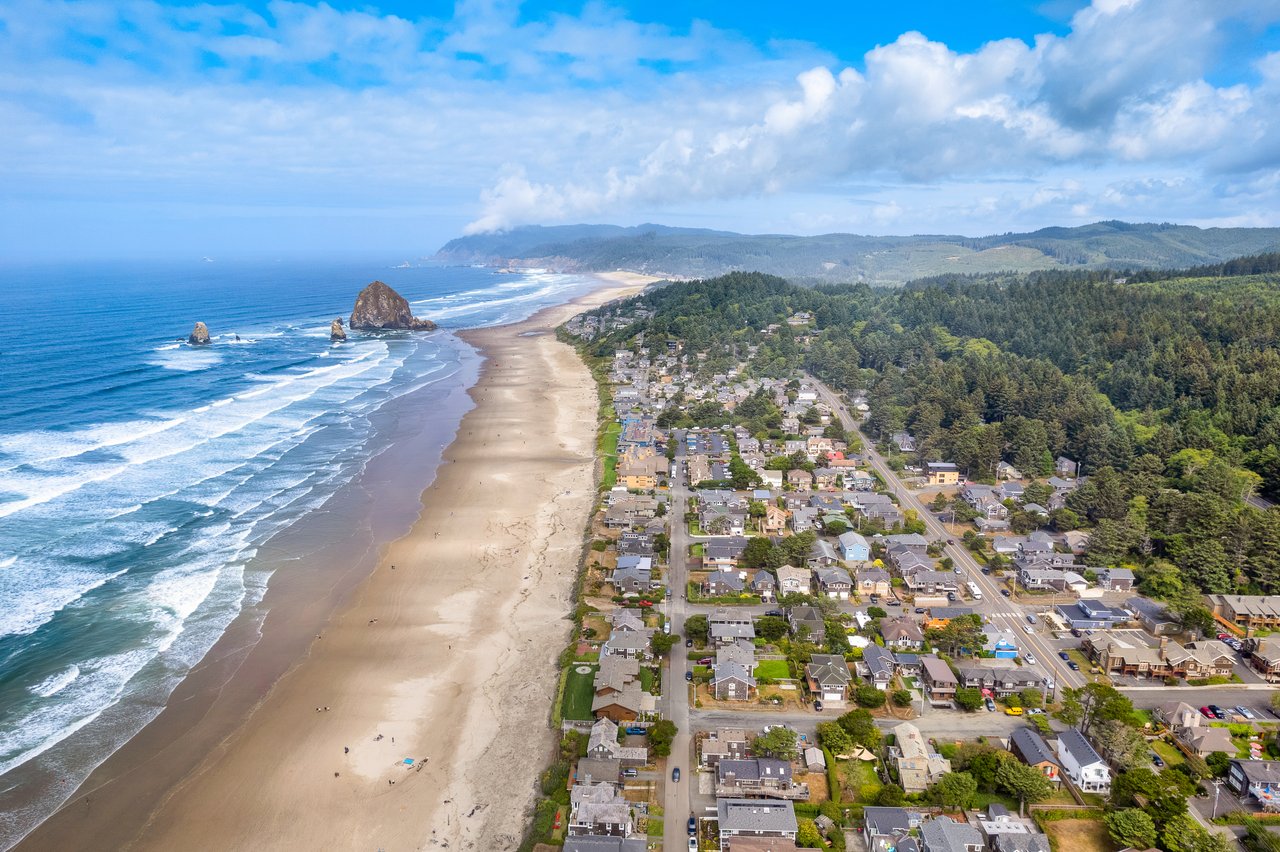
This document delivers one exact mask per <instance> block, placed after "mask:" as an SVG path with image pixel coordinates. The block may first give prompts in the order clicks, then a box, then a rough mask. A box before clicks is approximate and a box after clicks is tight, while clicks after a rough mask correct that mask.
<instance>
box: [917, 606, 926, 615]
mask: <svg viewBox="0 0 1280 852" xmlns="http://www.w3.org/2000/svg"><path fill="white" fill-rule="evenodd" d="M916 615H924V607H922V606H918V607H916Z"/></svg>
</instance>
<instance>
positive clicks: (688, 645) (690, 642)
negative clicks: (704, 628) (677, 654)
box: [684, 639, 693, 648]
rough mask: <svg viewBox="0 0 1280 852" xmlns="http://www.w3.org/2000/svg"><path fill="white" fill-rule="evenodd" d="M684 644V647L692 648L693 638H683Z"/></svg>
mask: <svg viewBox="0 0 1280 852" xmlns="http://www.w3.org/2000/svg"><path fill="white" fill-rule="evenodd" d="M684 646H685V647H686V648H692V647H693V640H692V639H686V640H684Z"/></svg>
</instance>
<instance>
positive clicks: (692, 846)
mask: <svg viewBox="0 0 1280 852" xmlns="http://www.w3.org/2000/svg"><path fill="white" fill-rule="evenodd" d="M689 852H698V838H697V837H690V838H689Z"/></svg>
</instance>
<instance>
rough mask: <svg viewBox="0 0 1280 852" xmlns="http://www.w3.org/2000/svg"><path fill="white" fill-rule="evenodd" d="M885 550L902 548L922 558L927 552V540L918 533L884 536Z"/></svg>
mask: <svg viewBox="0 0 1280 852" xmlns="http://www.w3.org/2000/svg"><path fill="white" fill-rule="evenodd" d="M884 544H885V547H886V548H892V547H904V548H906V549H907V550H910V551H913V552H915V553H918V554H920V555H921V556H924V555H925V554H926V553H927V552H928V550H929V539H927V538H925V537H924V536H922V535H920V534H919V533H895V534H894V535H887V536H884Z"/></svg>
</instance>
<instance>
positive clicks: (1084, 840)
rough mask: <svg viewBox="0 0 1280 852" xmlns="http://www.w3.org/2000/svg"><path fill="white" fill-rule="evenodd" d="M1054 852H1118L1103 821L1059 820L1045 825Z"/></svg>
mask: <svg viewBox="0 0 1280 852" xmlns="http://www.w3.org/2000/svg"><path fill="white" fill-rule="evenodd" d="M1044 829H1045V834H1047V835H1049V845H1050V846H1051V847H1052V848H1053V852H1116V850H1117V849H1119V848H1120V847H1118V846H1116V844H1115V843H1114V842H1112V840H1111V837H1110V835H1108V834H1107V826H1106V824H1105V823H1104V822H1103V821H1102V820H1101V819H1059V820H1054V821H1052V822H1047V823H1045V824H1044Z"/></svg>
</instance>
